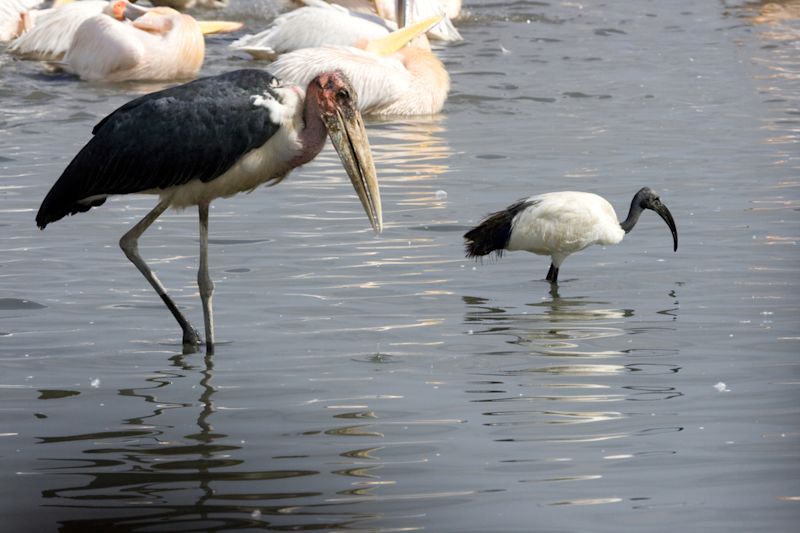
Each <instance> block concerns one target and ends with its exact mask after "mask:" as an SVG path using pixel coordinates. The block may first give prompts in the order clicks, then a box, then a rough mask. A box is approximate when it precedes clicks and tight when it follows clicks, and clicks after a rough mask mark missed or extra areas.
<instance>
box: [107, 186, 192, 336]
mask: <svg viewBox="0 0 800 533" xmlns="http://www.w3.org/2000/svg"><path fill="white" fill-rule="evenodd" d="M167 207H169V202H166V201H161V202H159V203H158V205H157V206H155V207H154V208H153V210H152V211H150V212H149V213H147V215H145V217H144V218H143V219H142V220H140V221H139V222H138V223H137V224H136V225H135V226H134V227H132V228H131V229H130V231H128V233H126V234H125V235H123V236H122V238H121V239H120V240H119V246H120V248H122V251H123V252H125V255H126V256H127V257H128V259H130V261H131V263H133V264H134V265H136V268H138V269H139V272H141V273H142V275H143V276H144V277H145V279H146V280H147V281H148V282H149V283H150V285H152V286H153V288H154V289H155V290H156V292H157V293H158V295H159V296H161V299H162V300H164V304H166V306H167V308H168V309H169V310H170V312H171V313H172V316H174V317H175V320H177V321H178V324H179V325H180V327H181V329H182V330H183V344H184V345H196V344H200V336H199V335H198V334H197V330H195V329H194V328H193V327H192V325H191V324H190V323H189V321H188V320H186V317H185V316H183V313H181V312H180V309H178V306H177V305H175V302H173V301H172V298H170V297H169V295H168V294H167V290H166V289H165V288H164V285H162V284H161V281H159V279H158V278H157V277H156V275H155V274H154V273H153V271H152V270H150V267H149V266H147V263H145V262H144V259H142V257H141V256H140V255H139V237H141V236H142V234H143V233H144V232H145V231H147V228H149V227H150V225H151V224H152V223H153V222H155V220H156V219H157V218H158V217H159V216H160V215H161V213H163V212H164V211H165V210H166V209H167Z"/></svg>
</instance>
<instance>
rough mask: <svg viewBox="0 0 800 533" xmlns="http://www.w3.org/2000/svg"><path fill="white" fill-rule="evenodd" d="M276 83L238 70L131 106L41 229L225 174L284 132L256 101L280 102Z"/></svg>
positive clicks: (71, 170) (77, 170)
mask: <svg viewBox="0 0 800 533" xmlns="http://www.w3.org/2000/svg"><path fill="white" fill-rule="evenodd" d="M276 83H277V80H276V78H275V77H274V76H273V75H272V74H270V73H268V72H264V71H261V70H254V69H248V70H236V71H233V72H228V73H225V74H221V75H219V76H212V77H208V78H200V79H197V80H195V81H192V82H189V83H186V84H183V85H178V86H176V87H172V88H170V89H165V90H163V91H158V92H155V93H152V94H148V95H145V96H142V97H140V98H137V99H135V100H132V101H130V102H128V103H127V104H125V105H123V106H122V107H120V108H119V109H117V110H116V111H114V112H113V113H111V114H110V115H108V116H107V117H105V118H104V119H103V120H102V121H100V122H99V123H98V124H97V126H95V127H94V129H93V130H92V133H93V134H94V137H92V139H91V140H89V142H88V143H87V144H86V146H84V147H83V148H82V149H81V151H80V152H79V153H78V155H76V156H75V158H74V159H73V160H72V162H71V163H70V164H69V166H67V168H66V169H65V170H64V172H63V173H62V174H61V177H60V178H58V181H56V183H55V185H53V188H52V189H50V192H49V193H48V194H47V196H46V197H45V199H44V201H43V202H42V205H41V207H40V208H39V213H38V214H37V215H36V224H37V225H38V226H39V227H40V228H44V227H45V226H46V225H47V224H48V223H50V222H55V221H56V220H58V219H60V218H62V217H64V216H66V215H72V214H75V213H78V212H82V211H87V210H89V209H90V208H91V207H93V206H95V205H100V204H102V203H103V202H104V201H105V195H111V194H127V193H135V192H141V191H146V190H151V189H164V188H167V187H171V186H174V185H180V184H183V183H188V182H189V181H191V180H193V179H200V180H202V181H204V182H207V181H210V180H213V179H214V178H216V177H218V176H220V175H222V174H223V173H225V171H227V170H228V169H229V168H230V167H231V166H233V164H234V163H235V162H236V161H237V160H239V158H241V157H242V156H243V155H244V154H245V153H247V152H249V151H250V150H252V149H254V148H257V147H259V146H261V145H263V144H264V143H265V142H267V140H268V139H269V138H270V137H272V136H273V135H274V134H275V132H277V131H278V128H279V124H276V123H273V122H272V121H271V120H270V116H269V111H268V110H267V109H266V108H264V107H263V106H254V105H253V104H252V102H251V96H253V95H262V94H264V93H265V92H269V93H271V94H272V95H273V96H275V94H274V93H273V92H272V88H273V87H274V86H275V84H276ZM87 199H89V200H88V201H87Z"/></svg>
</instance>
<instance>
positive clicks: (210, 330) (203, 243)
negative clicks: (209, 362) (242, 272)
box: [197, 204, 214, 354]
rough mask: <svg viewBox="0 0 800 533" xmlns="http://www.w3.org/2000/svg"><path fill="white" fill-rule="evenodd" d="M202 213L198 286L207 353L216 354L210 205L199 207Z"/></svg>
mask: <svg viewBox="0 0 800 533" xmlns="http://www.w3.org/2000/svg"><path fill="white" fill-rule="evenodd" d="M198 210H199V212H200V268H199V269H198V271H197V286H198V287H199V288H200V300H201V301H202V302H203V319H204V321H205V326H206V353H208V354H213V353H214V310H213V308H212V306H211V297H212V295H213V294H214V282H213V281H212V280H211V276H209V275H208V204H200V205H199V206H198Z"/></svg>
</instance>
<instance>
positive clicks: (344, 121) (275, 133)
mask: <svg viewBox="0 0 800 533" xmlns="http://www.w3.org/2000/svg"><path fill="white" fill-rule="evenodd" d="M92 133H93V137H92V138H91V139H90V140H89V142H88V143H87V144H86V145H85V146H84V147H83V148H82V149H81V150H80V152H79V153H78V155H76V156H75V158H74V159H73V160H72V162H71V163H70V164H69V165H68V166H67V168H66V169H65V170H64V172H63V173H62V174H61V177H60V178H59V179H58V180H57V181H56V183H55V185H53V187H52V189H50V192H49V193H48V194H47V196H46V197H45V199H44V201H43V202H42V205H41V207H40V208H39V212H38V214H37V215H36V224H37V225H38V226H39V228H41V229H44V228H45V226H47V225H48V224H49V223H51V222H55V221H57V220H59V219H61V218H63V217H64V216H66V215H72V214H75V213H79V212H84V211H88V210H89V209H91V208H92V207H95V206H99V205H101V204H102V203H104V202H105V201H106V198H107V197H108V196H112V195H118V194H132V193H149V194H155V195H157V196H158V197H159V201H158V204H157V205H156V206H155V208H154V209H153V210H152V211H150V212H149V213H148V214H147V215H146V216H145V217H144V218H143V219H142V220H141V221H140V222H139V223H138V224H136V225H135V226H134V227H133V228H132V229H131V230H130V231H128V232H127V233H126V234H125V235H124V236H123V237H122V239H120V246H121V247H122V250H123V251H124V252H125V255H126V256H127V257H128V259H130V260H131V262H133V264H134V265H136V267H137V268H138V269H139V271H140V272H141V273H142V274H143V275H144V277H145V278H146V279H147V281H148V282H149V283H150V284H151V285H152V286H153V288H154V289H155V290H156V292H157V293H158V295H159V296H160V297H161V299H162V300H163V301H164V303H165V304H166V306H167V308H169V310H170V312H171V313H172V315H173V316H174V317H175V319H176V320H177V321H178V324H179V325H180V327H181V329H182V331H183V343H184V345H185V346H187V347H191V346H194V345H196V344H199V342H200V338H199V335H198V333H197V331H196V330H195V329H194V328H193V327H192V326H191V324H190V323H189V321H188V320H187V319H186V317H184V315H183V313H181V311H180V310H179V309H178V307H177V306H176V305H175V303H174V302H173V300H172V298H170V296H169V295H168V294H167V292H166V290H165V288H164V286H163V285H162V284H161V282H160V281H159V280H158V278H157V277H156V275H155V274H154V273H153V272H152V271H151V270H150V268H149V267H148V266H147V264H146V263H145V261H144V260H143V259H142V258H141V256H140V255H139V252H138V239H139V237H140V236H141V235H142V234H143V233H144V232H145V231H146V230H147V228H148V227H150V225H151V224H152V223H153V222H154V221H155V220H156V219H157V218H158V217H159V215H161V214H162V213H163V212H164V211H165V210H166V209H167V208H168V207H176V208H184V207H189V206H195V205H196V206H198V211H199V215H200V265H199V271H198V275H197V280H198V285H199V288H200V298H201V301H202V304H203V316H204V322H205V334H206V345H207V350H208V352H209V353H213V349H214V322H213V312H212V305H211V297H212V293H213V290H214V284H213V282H212V281H211V278H210V276H209V274H208V208H209V204H210V203H211V201H212V200H214V199H215V198H220V197H222V198H225V197H229V196H233V195H234V194H237V193H239V192H245V191H251V190H253V189H255V188H256V187H258V186H259V185H261V184H264V183H269V184H275V183H278V182H280V181H281V180H282V179H283V178H284V177H285V176H286V175H287V174H288V173H289V172H290V171H291V170H292V169H293V168H295V167H298V166H300V165H302V164H304V163H307V162H308V161H311V160H312V159H313V158H314V157H316V156H317V154H318V153H319V152H320V150H322V147H323V146H324V144H325V139H326V136H329V137H330V139H331V142H332V143H333V146H334V148H335V149H336V151H337V153H338V155H339V157H340V159H341V160H342V163H343V165H344V168H345V170H346V171H347V174H348V176H349V177H350V180H351V182H352V184H353V187H354V188H355V190H356V192H357V194H358V197H359V199H360V200H361V203H362V205H363V207H364V209H365V210H366V212H367V216H368V217H369V220H370V223H371V224H372V226H373V228H374V229H375V231H376V232H380V230H381V228H382V215H381V200H380V191H379V189H378V180H377V177H376V174H375V166H374V163H373V160H372V152H371V151H370V147H369V141H368V140H367V135H366V131H365V129H364V123H363V121H362V119H361V115H360V113H359V112H358V108H357V97H356V94H355V92H354V91H353V89H352V87H351V85H350V82H349V81H348V79H347V78H346V77H345V76H344V75H343V74H342V73H341V72H326V73H323V74H321V75H319V76H317V77H315V78H314V79H313V80H311V82H310V83H309V84H308V87H307V88H306V89H305V90H303V89H302V88H300V87H297V86H284V85H283V84H282V83H281V82H280V81H279V80H278V79H277V78H275V77H274V76H273V75H272V74H270V73H268V72H265V71H261V70H237V71H233V72H228V73H226V74H221V75H219V76H212V77H208V78H201V79H198V80H195V81H192V82H189V83H186V84H183V85H178V86H176V87H172V88H170V89H166V90H163V91H158V92H155V93H152V94H148V95H145V96H142V97H140V98H136V99H135V100H132V101H130V102H128V103H127V104H125V105H123V106H122V107H120V108H119V109H117V110H116V111H114V112H113V113H111V114H110V115H108V116H107V117H105V118H104V119H103V120H101V121H100V122H99V123H98V124H97V125H96V126H95V127H94V129H93V130H92ZM187 349H188V348H187Z"/></svg>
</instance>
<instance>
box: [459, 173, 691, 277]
mask: <svg viewBox="0 0 800 533" xmlns="http://www.w3.org/2000/svg"><path fill="white" fill-rule="evenodd" d="M645 209H651V210H653V211H655V212H656V213H658V214H659V216H660V217H661V218H663V219H664V221H665V222H666V223H667V225H668V226H669V229H670V231H671V232H672V240H673V251H677V250H678V230H677V228H676V227H675V220H674V219H673V218H672V213H670V212H669V209H667V206H666V205H664V204H663V203H662V202H661V199H660V198H659V197H658V195H657V194H656V193H655V192H654V191H653V190H652V189H649V188H647V187H644V188H642V189H640V190H639V191H638V192H637V193H636V195H635V196H634V197H633V200H632V201H631V207H630V210H629V211H628V216H627V217H626V218H625V220H623V221H622V222H619V221H618V220H617V214H616V213H615V212H614V208H613V207H611V204H610V203H608V201H607V200H606V199H605V198H603V197H602V196H598V195H596V194H592V193H588V192H576V191H561V192H551V193H546V194H540V195H538V196H531V197H530V198H526V199H524V200H520V201H518V202H516V203H514V204H512V205H510V206H508V207H507V208H506V209H504V210H502V211H497V212H496V213H491V214H490V215H488V216H487V217H486V218H484V219H483V220H482V221H481V223H480V224H478V225H477V226H476V227H474V228H472V229H471V230H469V231H468V232H467V233H465V234H464V239H465V241H466V243H465V248H466V254H467V257H470V258H472V257H482V256H484V255H488V254H490V253H492V252H495V253H496V254H497V256H498V257H499V256H502V255H503V252H504V251H506V250H508V251H515V250H525V251H527V252H532V253H535V254H538V255H549V256H550V260H551V263H550V270H549V271H548V272H547V277H546V278H545V279H546V280H547V281H549V282H551V283H557V282H558V269H559V268H560V267H561V263H563V262H564V259H566V258H567V257H568V256H569V255H571V254H574V253H575V252H579V251H581V250H583V249H584V248H586V247H587V246H591V245H592V244H601V245H609V244H617V243H618V242H620V241H622V239H623V237H625V234H627V233H629V232H630V231H631V230H632V229H633V226H634V225H636V222H637V221H638V220H639V216H640V215H641V214H642V212H643V211H644V210H645Z"/></svg>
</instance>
